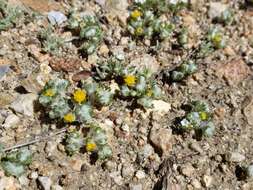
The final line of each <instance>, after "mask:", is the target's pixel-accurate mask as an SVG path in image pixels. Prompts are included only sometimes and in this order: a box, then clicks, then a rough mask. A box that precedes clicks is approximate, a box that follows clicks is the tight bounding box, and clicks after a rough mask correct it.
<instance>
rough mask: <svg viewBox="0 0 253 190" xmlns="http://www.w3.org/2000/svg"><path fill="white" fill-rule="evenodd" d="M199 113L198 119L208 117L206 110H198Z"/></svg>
mask: <svg viewBox="0 0 253 190" xmlns="http://www.w3.org/2000/svg"><path fill="white" fill-rule="evenodd" d="M199 115H200V119H201V120H203V121H205V120H207V118H208V115H207V113H206V112H200V113H199Z"/></svg>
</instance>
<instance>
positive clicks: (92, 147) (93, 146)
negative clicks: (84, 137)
mask: <svg viewBox="0 0 253 190" xmlns="http://www.w3.org/2000/svg"><path fill="white" fill-rule="evenodd" d="M96 149H97V145H96V144H95V143H94V142H88V143H87V144H86V150H87V151H88V152H93V151H95V150H96Z"/></svg>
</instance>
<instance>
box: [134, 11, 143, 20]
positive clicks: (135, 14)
mask: <svg viewBox="0 0 253 190" xmlns="http://www.w3.org/2000/svg"><path fill="white" fill-rule="evenodd" d="M141 15H142V13H141V11H139V10H138V9H135V10H134V11H133V12H131V17H132V18H133V19H137V18H139V17H140V16H141Z"/></svg>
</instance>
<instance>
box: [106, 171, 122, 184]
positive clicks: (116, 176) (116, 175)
mask: <svg viewBox="0 0 253 190" xmlns="http://www.w3.org/2000/svg"><path fill="white" fill-rule="evenodd" d="M109 176H110V177H111V178H112V179H113V181H114V182H115V183H116V184H117V185H122V184H123V178H122V176H121V175H120V173H119V172H112V173H110V174H109Z"/></svg>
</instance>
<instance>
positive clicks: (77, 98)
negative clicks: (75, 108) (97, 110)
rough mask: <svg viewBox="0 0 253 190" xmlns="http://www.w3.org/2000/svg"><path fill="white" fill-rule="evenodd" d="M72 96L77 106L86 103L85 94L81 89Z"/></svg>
mask: <svg viewBox="0 0 253 190" xmlns="http://www.w3.org/2000/svg"><path fill="white" fill-rule="evenodd" d="M73 96H74V100H75V101H76V102H77V103H79V104H80V103H82V102H85V101H86V92H85V91H84V90H81V89H78V90H76V91H75V92H74V94H73Z"/></svg>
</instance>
